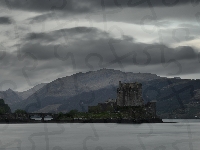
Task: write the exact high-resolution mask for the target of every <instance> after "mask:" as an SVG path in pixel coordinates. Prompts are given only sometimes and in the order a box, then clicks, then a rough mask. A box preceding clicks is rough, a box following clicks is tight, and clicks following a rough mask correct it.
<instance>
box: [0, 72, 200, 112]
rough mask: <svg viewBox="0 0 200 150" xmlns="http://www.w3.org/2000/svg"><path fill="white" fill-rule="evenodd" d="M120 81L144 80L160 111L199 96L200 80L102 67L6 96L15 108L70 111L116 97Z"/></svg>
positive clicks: (146, 98) (146, 93) (147, 98)
mask: <svg viewBox="0 0 200 150" xmlns="http://www.w3.org/2000/svg"><path fill="white" fill-rule="evenodd" d="M119 81H122V82H140V83H142V85H143V99H144V101H145V102H148V101H152V100H156V101H157V111H158V114H168V113H170V112H172V111H174V110H176V109H185V105H186V104H188V103H190V101H192V100H194V99H195V98H196V99H198V93H199V92H198V91H199V90H198V89H200V80H186V79H178V78H166V77H159V76H157V75H155V74H150V73H131V72H126V73H125V72H122V71H119V70H113V69H101V70H98V71H90V72H86V73H77V74H74V75H72V76H66V77H63V78H58V79H56V80H54V81H52V82H50V83H48V84H41V85H38V86H37V87H34V88H33V89H34V90H33V89H32V90H31V89H30V90H28V91H26V92H21V93H20V92H14V91H11V90H7V91H5V93H6V95H7V96H5V97H4V98H5V101H6V102H7V103H8V104H9V106H10V107H11V109H12V111H14V110H16V109H24V110H26V111H28V112H53V113H58V112H68V111H70V110H72V109H77V110H79V111H87V107H88V106H89V105H96V104H97V103H99V102H105V101H106V100H108V99H109V98H112V99H116V97H117V88H118V84H119ZM33 91H35V92H33ZM195 91H196V94H195ZM1 93H2V92H1ZM4 95H5V94H4ZM195 95H196V96H195ZM23 98H25V99H23Z"/></svg>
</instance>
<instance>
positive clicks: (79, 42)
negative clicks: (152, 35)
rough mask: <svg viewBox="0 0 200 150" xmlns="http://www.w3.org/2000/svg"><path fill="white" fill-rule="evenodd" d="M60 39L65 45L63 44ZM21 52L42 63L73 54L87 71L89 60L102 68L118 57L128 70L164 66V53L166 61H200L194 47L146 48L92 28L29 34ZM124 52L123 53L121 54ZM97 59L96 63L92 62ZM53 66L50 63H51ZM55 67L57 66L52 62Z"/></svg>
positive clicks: (132, 40) (145, 45)
mask: <svg viewBox="0 0 200 150" xmlns="http://www.w3.org/2000/svg"><path fill="white" fill-rule="evenodd" d="M61 38H63V39H65V40H66V41H64V42H60V41H61ZM26 40H27V41H26V42H23V43H26V44H24V45H23V46H22V49H21V52H23V53H32V54H33V55H34V56H35V57H36V58H37V59H38V60H40V61H50V60H58V59H59V57H60V58H62V57H65V56H67V55H68V54H69V53H71V54H73V56H74V57H75V60H76V66H77V68H87V65H86V62H85V61H86V59H88V60H90V63H91V64H93V63H94V64H95V63H96V61H97V60H98V59H101V58H103V61H102V65H104V66H105V67H106V65H108V66H109V65H110V63H116V64H117V62H118V61H119V60H116V58H115V54H114V53H116V54H117V55H118V57H122V60H120V61H121V62H122V63H123V64H124V65H125V66H127V65H132V64H135V63H136V64H139V65H140V64H141V65H140V66H143V65H147V64H148V66H149V67H151V66H153V65H159V64H162V62H163V60H162V54H163V52H164V58H165V61H169V60H171V59H173V60H176V61H188V62H189V61H191V60H194V59H197V56H198V53H197V52H196V50H194V49H193V48H192V47H189V46H182V47H177V48H175V49H174V48H169V47H167V46H165V45H158V44H145V43H138V42H136V41H134V39H133V38H131V37H129V36H125V35H124V36H122V37H121V38H113V37H112V36H111V35H110V34H108V33H106V32H103V31H101V30H98V29H96V28H89V27H76V28H70V29H61V30H56V31H53V32H50V33H30V34H28V35H27V38H26ZM122 50H123V51H122ZM94 57H98V58H97V59H93V58H94ZM50 63H51V62H50ZM52 63H54V62H53V61H52Z"/></svg>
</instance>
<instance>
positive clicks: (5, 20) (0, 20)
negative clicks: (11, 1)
mask: <svg viewBox="0 0 200 150" xmlns="http://www.w3.org/2000/svg"><path fill="white" fill-rule="evenodd" d="M11 23H12V20H11V19H10V18H9V17H0V24H11Z"/></svg>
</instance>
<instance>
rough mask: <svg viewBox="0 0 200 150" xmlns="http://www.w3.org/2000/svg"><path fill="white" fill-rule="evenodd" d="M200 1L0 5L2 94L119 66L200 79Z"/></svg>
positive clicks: (64, 0) (35, 0) (22, 0)
mask: <svg viewBox="0 0 200 150" xmlns="http://www.w3.org/2000/svg"><path fill="white" fill-rule="evenodd" d="M199 35H200V4H199V0H5V1H0V49H1V51H0V64H1V66H0V88H1V89H0V91H1V90H6V89H8V88H11V89H13V90H16V91H23V90H27V89H29V88H31V87H33V86H34V85H37V84H39V83H47V82H51V81H53V80H55V79H57V78H60V77H65V76H69V75H72V74H74V73H78V72H87V71H91V70H98V69H101V68H112V69H116V70H121V71H126V72H130V71H131V72H134V73H138V72H142V73H143V72H144V73H153V74H157V75H160V76H167V77H174V76H175V77H181V78H189V79H199V78H200V76H199V73H200V39H199V38H200V36H199Z"/></svg>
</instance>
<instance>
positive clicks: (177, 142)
mask: <svg viewBox="0 0 200 150" xmlns="http://www.w3.org/2000/svg"><path fill="white" fill-rule="evenodd" d="M164 121H170V122H171V121H177V122H179V123H160V124H140V125H136V124H104V123H97V124H70V123H69V124H56V123H55V124H53V123H52V124H50V123H48V124H8V125H6V124H1V125H0V150H1V149H2V150H3V149H8V150H68V149H69V150H76V149H77V150H80V149H86V150H87V149H88V150H110V149H112V150H113V149H114V150H129V149H131V150H199V149H200V120H164Z"/></svg>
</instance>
